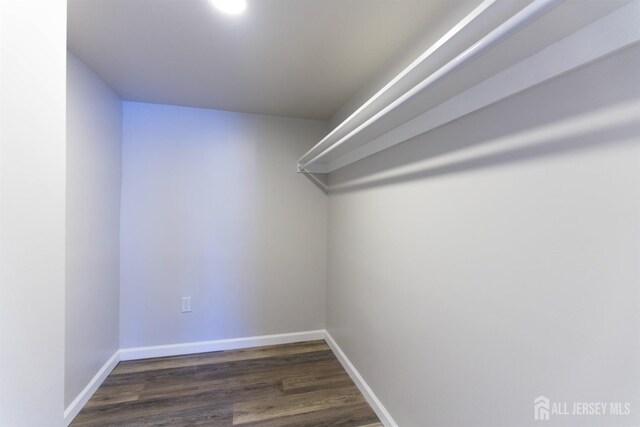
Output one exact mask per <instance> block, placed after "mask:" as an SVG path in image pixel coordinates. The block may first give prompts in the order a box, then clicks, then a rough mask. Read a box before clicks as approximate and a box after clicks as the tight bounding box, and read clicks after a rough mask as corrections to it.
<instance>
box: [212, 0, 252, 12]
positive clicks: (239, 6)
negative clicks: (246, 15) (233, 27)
mask: <svg viewBox="0 0 640 427" xmlns="http://www.w3.org/2000/svg"><path fill="white" fill-rule="evenodd" d="M209 1H210V2H211V4H212V5H214V6H215V7H216V8H217V9H218V10H219V11H220V12H223V13H226V14H228V15H239V14H241V13H242V12H244V10H245V9H246V8H247V1H246V0H209Z"/></svg>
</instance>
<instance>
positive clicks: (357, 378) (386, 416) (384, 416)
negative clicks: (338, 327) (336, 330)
mask: <svg viewBox="0 0 640 427" xmlns="http://www.w3.org/2000/svg"><path fill="white" fill-rule="evenodd" d="M324 333H325V335H324V339H325V341H326V342H327V344H329V347H331V350H332V351H333V353H334V354H335V355H336V357H337V358H338V360H339V361H340V363H341V364H342V367H343V368H344V369H345V371H347V373H348V374H349V376H350V377H351V379H352V380H353V382H354V383H355V384H356V386H357V387H358V389H359V390H360V392H361V393H362V394H363V396H364V397H365V399H367V402H369V405H371V408H373V410H374V411H375V413H376V415H377V416H378V418H380V422H382V424H383V425H384V426H385V427H398V424H397V423H396V422H395V421H394V420H393V418H391V414H390V413H389V411H387V409H386V408H385V407H384V405H383V404H382V402H380V400H379V399H378V397H377V396H376V395H375V393H374V392H373V390H372V389H371V387H369V385H368V384H367V382H366V381H365V380H364V378H362V375H360V373H359V372H358V370H357V369H356V368H355V366H353V363H351V361H350V360H349V358H348V357H347V355H346V354H344V352H343V351H342V349H341V348H340V346H339V345H338V343H336V341H335V340H334V339H333V337H332V336H331V334H330V333H329V332H328V331H324Z"/></svg>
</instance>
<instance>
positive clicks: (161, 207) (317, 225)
mask: <svg viewBox="0 0 640 427" xmlns="http://www.w3.org/2000/svg"><path fill="white" fill-rule="evenodd" d="M325 132H326V123H325V122H318V121H309V120H297V119H286V118H279V117H267V116H259V115H250V114H240V113H230V112H223V111H214V110H205V109H196V108H186V107H175V106H166V105H152V104H141V103H128V102H127V103H125V104H124V139H123V141H124V146H123V185H122V211H121V276H120V280H121V292H120V307H121V317H120V325H121V330H120V343H121V347H122V348H127V347H137V346H148V345H158V344H174V343H182V342H193V341H204V340H214V339H222V338H237V337H245V336H254V335H262V334H275V333H284V332H297V331H306V330H313V329H319V328H324V303H325V283H326V203H327V198H326V196H325V194H324V193H323V192H322V191H321V190H320V189H318V188H317V187H316V186H315V185H314V184H313V183H312V182H311V181H309V180H308V179H307V178H306V177H305V176H303V175H299V174H297V173H296V171H295V163H296V159H297V158H298V157H299V156H300V155H302V154H303V153H304V152H305V151H306V150H307V149H308V148H309V147H310V146H311V145H312V144H314V143H315V142H317V141H318V140H319V139H320V138H321V137H322V136H323V134H324V133H325ZM182 296H191V297H192V310H193V311H192V312H191V313H187V314H181V313H180V298H181V297H182Z"/></svg>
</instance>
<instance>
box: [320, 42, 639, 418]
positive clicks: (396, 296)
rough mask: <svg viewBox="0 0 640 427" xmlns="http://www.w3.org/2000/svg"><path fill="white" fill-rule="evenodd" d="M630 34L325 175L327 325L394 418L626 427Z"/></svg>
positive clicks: (633, 269)
mask: <svg viewBox="0 0 640 427" xmlns="http://www.w3.org/2000/svg"><path fill="white" fill-rule="evenodd" d="M638 75H640V47H637V46H636V47H634V48H632V49H629V50H626V51H622V52H620V53H617V54H615V55H613V56H611V57H609V58H607V59H605V60H603V61H600V62H597V63H595V64H592V65H590V66H588V67H586V68H583V69H580V70H578V71H575V72H572V73H570V74H568V75H565V76H563V77H561V78H558V79H556V80H554V81H552V82H549V83H547V84H544V85H541V86H539V87H536V88H533V89H530V90H528V91H526V92H523V93H521V94H519V95H516V96H514V97H511V98H509V99H507V100H504V101H503V102H500V103H498V104H496V105H493V106H491V107H488V108H486V109H483V110H480V111H477V112H475V113H473V114H470V115H469V116H466V117H464V118H462V119H460V120H457V121H455V122H452V123H450V124H448V125H446V126H443V127H441V128H439V129H436V130H434V131H432V132H429V133H427V134H425V135H422V136H421V137H418V138H416V139H415V140H412V141H409V142H406V143H404V144H401V145H399V146H396V147H394V148H392V149H390V150H387V151H385V152H382V153H379V154H377V155H375V156H373V157H370V158H368V159H364V160H362V161H360V162H357V163H355V164H353V165H351V166H348V167H346V168H344V169H342V170H339V171H336V172H335V173H333V174H331V175H330V177H329V183H330V186H331V188H332V190H331V193H330V200H329V244H328V245H329V246H328V253H329V278H328V280H329V287H328V295H327V326H328V330H329V331H330V333H331V334H332V335H333V337H334V338H336V340H337V342H338V343H339V345H340V346H341V347H342V349H343V350H344V351H345V352H346V354H347V355H348V357H349V358H350V359H351V361H352V362H353V363H354V364H355V366H356V368H357V369H358V370H359V371H360V373H361V374H362V375H363V376H364V378H365V379H366V381H367V382H368V384H369V385H370V386H371V387H372V388H373V390H374V391H375V392H376V393H377V395H378V397H379V398H380V399H381V401H382V402H383V404H384V405H385V406H386V407H387V409H388V410H389V411H390V412H391V414H392V416H393V417H394V418H395V420H396V421H397V422H398V423H399V425H402V426H416V427H418V426H427V425H432V426H470V425H474V426H492V427H495V426H515V425H518V426H525V425H537V424H535V422H534V420H533V400H534V399H535V398H536V397H537V396H539V395H545V396H547V397H548V398H550V399H551V401H552V402H553V401H567V402H569V405H571V402H574V401H605V402H612V401H622V402H630V403H631V405H632V414H631V415H629V416H617V417H615V416H614V417H602V416H601V417H598V416H591V417H584V416H583V417H580V416H573V417H571V416H553V415H552V417H551V420H550V421H548V422H546V423H545V425H553V426H558V425H563V426H589V425H599V426H605V425H628V426H631V425H635V426H637V425H640V387H639V385H640V365H639V364H638V360H640V341H639V336H640V335H639V332H640V311H639V310H638V303H639V302H640V298H639V297H640V286H639V284H640V262H639V259H638V256H639V254H640V82H639V81H638Z"/></svg>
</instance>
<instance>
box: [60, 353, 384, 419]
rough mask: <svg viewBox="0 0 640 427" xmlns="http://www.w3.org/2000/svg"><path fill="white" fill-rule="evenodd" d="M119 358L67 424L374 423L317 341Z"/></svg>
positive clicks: (333, 359)
mask: <svg viewBox="0 0 640 427" xmlns="http://www.w3.org/2000/svg"><path fill="white" fill-rule="evenodd" d="M123 363H125V364H124V365H123V366H122V367H120V365H119V367H118V368H117V372H116V371H114V372H113V373H111V374H110V375H109V376H108V377H107V379H106V380H105V381H104V383H103V384H102V385H101V386H100V388H99V389H98V390H97V391H96V393H95V394H94V396H93V397H92V398H91V399H90V400H89V402H88V403H87V405H85V407H84V408H83V409H82V411H80V413H79V414H78V416H77V417H76V419H75V420H74V421H73V423H72V424H71V425H72V426H74V427H82V426H84V427H95V426H101V427H102V426H220V427H230V426H232V425H262V426H265V427H266V426H292V427H293V426H298V427H305V426H306V427H311V426H343V427H347V426H350V427H356V426H358V427H360V426H364V425H368V424H374V423H376V422H378V419H377V417H376V416H375V413H374V412H373V411H372V410H371V408H370V407H369V405H368V404H367V403H366V401H365V399H364V397H363V396H362V395H361V394H360V392H359V391H358V389H357V388H356V387H355V385H354V384H353V382H352V381H351V380H350V378H349V377H348V375H347V373H346V372H345V371H344V369H343V368H342V366H341V365H340V362H339V361H338V360H337V359H336V357H335V355H334V354H333V353H332V352H331V350H330V349H329V348H328V346H327V345H326V343H325V342H324V341H321V342H311V343H300V344H293V345H291V344H288V345H283V346H271V347H260V348H254V349H246V350H234V351H230V352H215V353H209V354H200V355H191V356H177V357H168V358H162V359H149V360H146V361H136V362H134V363H129V362H123ZM145 363H148V365H147V366H145Z"/></svg>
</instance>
